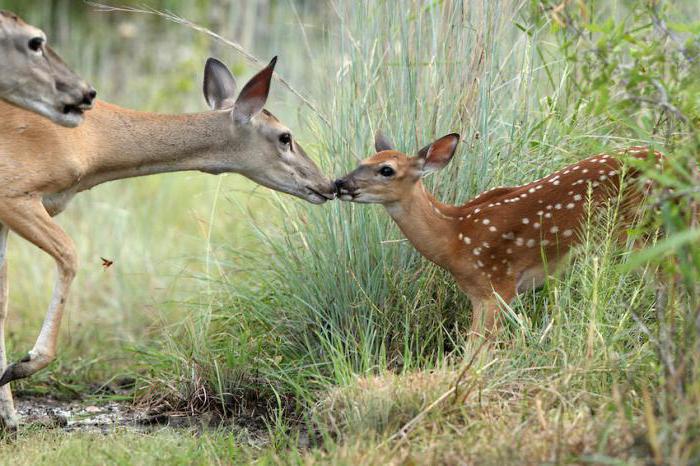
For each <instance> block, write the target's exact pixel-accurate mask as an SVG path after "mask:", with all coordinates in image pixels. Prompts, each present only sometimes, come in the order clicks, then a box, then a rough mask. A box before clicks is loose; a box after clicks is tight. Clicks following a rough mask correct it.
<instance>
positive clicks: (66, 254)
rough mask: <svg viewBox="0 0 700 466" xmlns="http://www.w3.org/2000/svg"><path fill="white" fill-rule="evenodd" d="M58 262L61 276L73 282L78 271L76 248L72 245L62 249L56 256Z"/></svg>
mask: <svg viewBox="0 0 700 466" xmlns="http://www.w3.org/2000/svg"><path fill="white" fill-rule="evenodd" d="M56 264H57V265H58V272H59V274H60V276H61V277H60V278H61V279H62V280H64V281H67V282H71V281H72V280H73V278H75V274H76V273H77V271H78V255H77V254H76V252H75V248H74V247H72V246H71V247H69V248H65V249H63V250H61V252H60V253H59V254H58V255H57V257H56Z"/></svg>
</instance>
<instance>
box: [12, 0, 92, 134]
mask: <svg viewBox="0 0 700 466" xmlns="http://www.w3.org/2000/svg"><path fill="white" fill-rule="evenodd" d="M0 56H2V65H0V98H2V99H3V100H6V101H8V102H10V103H12V104H14V105H17V106H19V107H22V108H25V109H27V110H30V111H33V112H36V113H38V114H40V115H43V116H45V117H47V118H49V119H50V120H51V121H53V122H54V123H57V124H59V125H62V126H66V127H69V128H72V127H75V126H78V125H79V124H80V123H82V122H83V113H84V112H85V111H86V110H89V109H91V108H92V105H93V102H94V100H95V97H96V95H97V92H96V91H95V89H93V87H92V86H90V85H89V84H88V83H87V82H85V81H84V80H83V79H82V78H81V77H80V76H78V75H77V74H76V73H74V72H73V71H72V70H71V69H70V68H68V66H67V65H66V64H65V63H64V62H63V60H62V59H61V57H59V56H58V55H57V54H56V53H55V52H54V51H53V50H52V49H51V47H49V46H48V45H47V44H46V34H44V32H43V31H42V30H40V29H38V28H36V27H34V26H31V25H29V24H27V23H25V22H24V21H22V19H21V18H19V17H18V16H17V15H15V14H14V13H10V12H7V11H0Z"/></svg>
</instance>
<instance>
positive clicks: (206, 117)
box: [79, 102, 244, 191]
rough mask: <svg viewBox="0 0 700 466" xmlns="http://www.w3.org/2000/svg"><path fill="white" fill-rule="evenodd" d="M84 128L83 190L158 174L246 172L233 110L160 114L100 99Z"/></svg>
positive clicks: (80, 187) (81, 184) (81, 185)
mask: <svg viewBox="0 0 700 466" xmlns="http://www.w3.org/2000/svg"><path fill="white" fill-rule="evenodd" d="M84 126H85V128H84V129H83V128H80V129H79V131H81V130H82V131H86V132H87V133H86V137H87V138H88V139H90V140H91V141H92V143H91V144H89V149H88V150H85V151H84V158H85V162H87V163H86V166H87V167H86V173H85V175H84V176H83V178H82V179H81V181H80V183H79V190H80V191H82V190H84V189H90V188H91V187H93V186H96V185H98V184H101V183H105V182H107V181H113V180H119V179H124V178H131V177H136V176H146V175H153V174H157V173H166V172H175V171H186V170H199V171H204V172H208V173H221V172H224V171H226V172H236V171H242V170H243V168H244V167H243V164H242V160H241V159H242V158H241V157H239V154H240V153H241V151H240V150H239V148H240V145H241V143H242V141H241V140H240V139H242V137H239V138H236V137H235V135H232V132H233V131H234V130H233V129H232V123H231V116H230V114H229V112H221V111H218V112H217V111H214V112H205V113H196V114H187V115H161V114H152V113H144V112H137V111H133V110H127V109H122V108H119V107H117V106H114V105H111V104H107V103H105V102H99V103H98V105H97V106H96V108H95V109H94V110H93V111H91V112H90V114H89V116H88V118H87V121H86V124H85V125H84Z"/></svg>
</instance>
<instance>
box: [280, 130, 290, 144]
mask: <svg viewBox="0 0 700 466" xmlns="http://www.w3.org/2000/svg"><path fill="white" fill-rule="evenodd" d="M279 141H280V142H281V143H282V144H285V145H286V144H291V143H292V135H291V134H289V133H282V134H280V136H279Z"/></svg>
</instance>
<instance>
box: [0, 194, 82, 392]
mask: <svg viewBox="0 0 700 466" xmlns="http://www.w3.org/2000/svg"><path fill="white" fill-rule="evenodd" d="M0 221H1V222H2V223H4V224H5V225H6V226H7V227H9V228H10V229H11V230H12V231H14V232H15V233H17V234H19V235H20V236H22V237H23V238H24V239H26V240H27V241H30V242H31V243H33V244H35V245H36V246H37V247H39V248H40V249H42V250H43V251H45V252H46V253H48V254H49V255H50V256H51V257H53V258H54V260H55V261H56V266H57V270H58V278H57V280H56V285H55V287H54V290H53V296H52V298H51V304H50V305H49V310H48V312H47V313H46V317H45V318H44V323H43V325H42V326H41V332H40V333H39V337H38V338H37V340H36V343H35V344H34V348H32V350H31V351H29V353H28V354H27V355H26V356H25V357H24V358H22V359H21V360H20V361H18V362H15V363H13V364H11V365H10V366H8V367H7V368H5V372H3V374H2V376H1V377H0V387H1V386H3V385H5V384H7V383H8V382H11V381H12V380H16V379H21V378H24V377H28V376H30V375H32V374H34V373H35V372H37V371H39V370H41V369H43V368H44V367H46V366H48V365H49V364H50V363H51V362H52V361H53V360H54V359H55V358H56V340H57V338H58V330H59V327H60V324H61V317H62V315H63V309H64V307H65V304H66V297H67V295H68V289H69V288H70V284H71V282H72V281H73V278H74V277H75V271H76V266H77V260H76V254H75V247H74V246H73V241H72V240H71V239H70V238H69V237H68V235H66V233H65V232H64V231H63V230H62V229H61V227H59V226H58V225H57V224H56V223H55V222H54V221H53V219H52V218H51V217H50V216H49V214H48V213H47V212H46V209H44V206H43V205H42V203H41V200H40V199H39V198H30V199H23V200H17V199H11V200H8V202H5V203H2V205H1V206H0Z"/></svg>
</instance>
